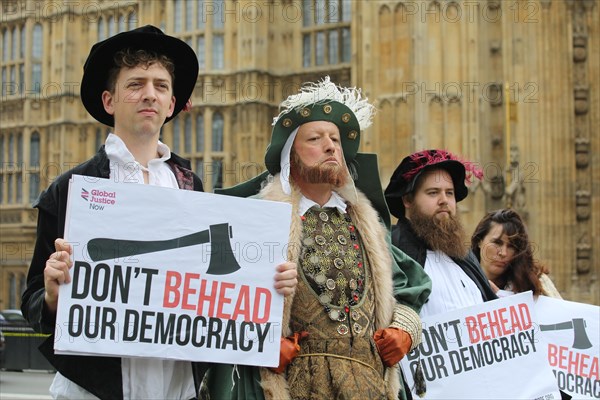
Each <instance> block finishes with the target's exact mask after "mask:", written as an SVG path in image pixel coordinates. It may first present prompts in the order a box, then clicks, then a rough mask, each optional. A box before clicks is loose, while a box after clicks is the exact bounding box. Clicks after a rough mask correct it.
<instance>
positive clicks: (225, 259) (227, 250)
mask: <svg viewBox="0 0 600 400" xmlns="http://www.w3.org/2000/svg"><path fill="white" fill-rule="evenodd" d="M229 230H230V228H229V224H228V223H225V224H216V225H211V226H210V246H211V253H210V262H209V264H208V269H207V270H206V273H207V274H210V275H227V274H232V273H234V272H235V271H237V270H238V269H240V268H241V267H240V265H239V264H238V262H237V260H236V259H235V256H234V255H233V250H232V249H231V240H230V235H229Z"/></svg>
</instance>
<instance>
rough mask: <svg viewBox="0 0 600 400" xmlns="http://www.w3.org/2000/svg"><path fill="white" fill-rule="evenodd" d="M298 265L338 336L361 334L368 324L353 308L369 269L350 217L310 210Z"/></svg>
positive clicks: (306, 218) (306, 217) (315, 209)
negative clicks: (333, 322) (335, 327)
mask: <svg viewBox="0 0 600 400" xmlns="http://www.w3.org/2000/svg"><path fill="white" fill-rule="evenodd" d="M302 227H303V238H304V239H303V240H302V244H303V247H302V253H301V256H300V263H301V267H302V272H303V275H304V278H305V279H306V282H307V283H308V284H309V285H310V287H311V288H312V290H313V291H314V292H315V293H316V295H317V296H318V299H319V302H320V303H321V304H322V305H323V308H324V310H325V313H326V314H327V315H328V316H329V318H330V319H331V320H332V321H337V322H340V324H339V325H338V326H337V329H336V330H337V333H339V334H340V335H346V334H347V333H348V331H349V329H352V330H353V331H354V333H355V334H360V333H361V331H362V330H363V327H364V326H365V324H366V323H368V321H364V320H363V321H361V320H362V319H363V318H362V317H364V316H363V315H362V313H360V312H359V310H357V309H355V307H354V306H356V305H357V304H359V303H360V301H361V299H362V297H363V296H362V294H363V292H364V288H365V284H366V279H365V277H366V275H365V271H366V270H367V269H368V268H367V266H366V265H365V264H366V260H365V258H364V257H363V253H362V247H361V246H360V244H359V243H360V242H359V237H358V232H356V228H355V227H354V225H352V220H351V218H350V215H349V214H344V215H341V214H340V213H339V212H338V210H337V209H336V208H329V209H319V208H316V207H313V208H311V209H310V210H308V211H307V212H306V214H305V215H304V217H303V224H302Z"/></svg>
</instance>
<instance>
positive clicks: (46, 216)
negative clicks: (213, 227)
mask: <svg viewBox="0 0 600 400" xmlns="http://www.w3.org/2000/svg"><path fill="white" fill-rule="evenodd" d="M167 163H168V164H169V165H170V166H171V168H172V169H173V172H174V173H175V177H176V179H177V183H178V184H179V187H180V188H181V189H188V190H195V191H199V192H201V191H203V188H202V181H201V180H200V178H199V177H198V176H196V175H195V174H194V173H193V172H192V171H191V169H190V162H189V161H187V160H185V159H183V158H181V157H179V156H177V155H175V154H173V153H171V158H170V159H169V160H168V161H167ZM74 174H76V175H85V176H90V177H98V178H109V177H110V163H109V160H108V157H107V155H106V152H105V151H104V146H102V147H101V148H100V150H99V151H98V153H96V155H95V156H94V157H92V158H91V159H90V160H88V161H86V162H84V163H83V164H80V165H78V166H76V167H75V168H73V169H71V170H70V171H67V172H65V173H64V174H62V175H60V176H59V177H58V178H57V179H56V180H55V181H54V182H53V183H52V184H51V185H50V186H49V187H48V189H46V190H45V191H44V192H43V193H42V194H41V195H40V197H39V198H38V200H37V202H36V203H35V204H34V207H36V208H37V209H38V223H37V240H36V243H35V248H34V252H33V257H32V259H31V265H30V267H29V273H28V276H27V288H26V290H25V292H24V293H23V298H22V304H21V310H22V311H23V315H24V316H25V317H26V318H27V320H28V321H29V322H30V324H32V326H33V328H34V329H35V330H36V331H37V332H41V333H48V334H51V336H50V337H48V339H46V340H45V341H44V343H42V345H41V346H40V351H41V352H42V353H43V354H44V356H45V357H46V358H47V359H48V361H49V362H50V363H51V364H52V366H54V368H56V370H57V371H58V372H60V373H61V374H62V375H64V376H65V377H66V378H68V379H69V380H71V381H72V382H74V383H76V384H77V385H79V386H81V387H82V388H84V389H85V390H87V391H88V392H90V393H92V394H93V395H95V396H97V397H99V398H100V399H122V398H123V379H122V375H121V358H119V357H97V356H71V355H57V354H54V327H55V323H56V317H55V316H54V315H48V313H47V312H46V310H45V306H44V305H45V303H44V293H45V290H44V268H45V265H46V260H48V258H49V257H50V255H51V254H52V253H54V241H55V240H56V239H57V238H62V237H64V230H65V213H66V208H67V194H68V190H69V179H70V178H71V176H72V175H74ZM207 368H208V367H207V366H206V365H205V364H203V363H192V370H193V375H194V381H195V383H196V392H198V387H199V384H200V382H201V381H202V376H203V375H204V372H205V371H206V369H207Z"/></svg>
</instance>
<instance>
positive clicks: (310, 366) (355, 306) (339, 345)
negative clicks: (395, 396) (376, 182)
mask: <svg viewBox="0 0 600 400" xmlns="http://www.w3.org/2000/svg"><path fill="white" fill-rule="evenodd" d="M302 220H303V221H302V227H303V239H302V250H301V253H300V260H299V267H300V268H299V274H300V276H301V279H300V281H299V283H298V289H297V292H296V295H295V298H294V302H293V305H292V313H291V315H292V317H291V328H292V331H293V332H299V331H308V332H309V336H308V338H307V339H305V340H303V341H302V342H301V344H300V346H301V350H300V356H299V357H298V358H296V359H295V360H294V361H293V362H292V364H291V365H290V367H289V368H288V374H287V376H288V383H289V387H290V394H291V396H292V398H296V399H305V398H344V399H353V398H364V395H365V394H366V393H367V394H368V395H369V396H368V397H369V398H373V399H378V398H384V397H385V383H384V381H383V373H384V368H383V364H382V363H381V359H380V357H379V354H378V353H377V349H376V346H375V344H374V341H373V334H374V329H375V328H374V319H375V317H374V315H375V301H374V292H373V288H372V279H371V275H370V267H369V263H368V260H367V258H366V257H365V256H364V252H363V244H362V241H361V238H360V235H359V233H358V232H357V231H356V228H355V226H354V224H353V222H352V220H351V218H350V214H349V213H348V214H341V213H340V212H339V211H338V210H337V209H336V208H328V209H321V208H317V207H313V208H311V209H310V210H309V211H307V212H306V214H305V215H304V217H303V218H302Z"/></svg>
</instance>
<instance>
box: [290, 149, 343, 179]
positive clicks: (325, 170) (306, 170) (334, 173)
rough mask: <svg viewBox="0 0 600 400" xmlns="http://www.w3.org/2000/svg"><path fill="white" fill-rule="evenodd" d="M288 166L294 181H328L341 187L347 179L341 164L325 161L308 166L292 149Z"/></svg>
mask: <svg viewBox="0 0 600 400" xmlns="http://www.w3.org/2000/svg"><path fill="white" fill-rule="evenodd" d="M290 168H291V171H290V173H291V175H292V177H294V179H295V180H296V181H304V182H306V183H328V184H330V185H333V186H334V187H342V186H344V185H345V184H346V182H347V180H348V174H346V173H345V171H344V167H343V166H341V165H339V164H335V165H333V164H325V163H320V164H316V165H314V166H308V165H306V164H304V163H303V162H302V160H300V157H298V154H296V152H295V151H293V150H292V152H291V154H290Z"/></svg>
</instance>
